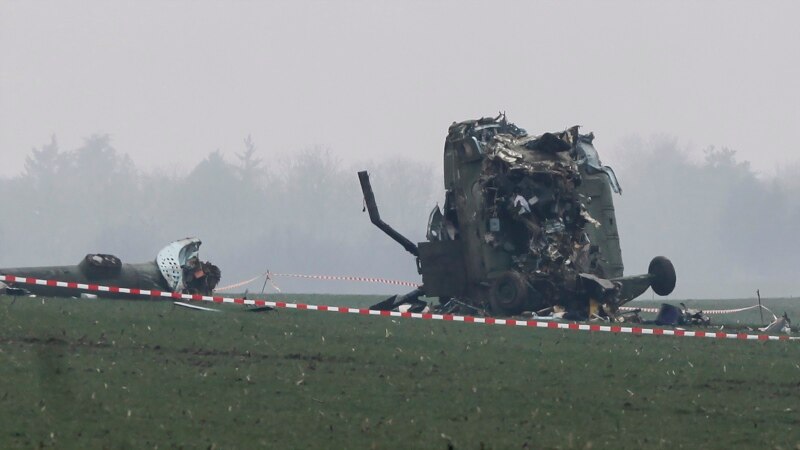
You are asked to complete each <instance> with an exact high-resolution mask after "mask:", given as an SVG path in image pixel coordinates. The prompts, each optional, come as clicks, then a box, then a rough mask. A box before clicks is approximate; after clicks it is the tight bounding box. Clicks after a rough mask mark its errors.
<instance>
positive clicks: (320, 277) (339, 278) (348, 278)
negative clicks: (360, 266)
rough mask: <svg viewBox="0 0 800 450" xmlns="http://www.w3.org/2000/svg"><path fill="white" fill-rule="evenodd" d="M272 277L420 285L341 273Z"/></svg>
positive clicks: (289, 274)
mask: <svg viewBox="0 0 800 450" xmlns="http://www.w3.org/2000/svg"><path fill="white" fill-rule="evenodd" d="M268 275H269V276H270V277H289V278H306V279H312V280H335V281H358V282H362V283H381V284H391V285H394V286H409V287H414V288H416V287H419V283H413V282H411V281H399V280H388V279H386V278H375V277H357V276H341V275H303V274H299V273H272V272H270V273H269V274H268Z"/></svg>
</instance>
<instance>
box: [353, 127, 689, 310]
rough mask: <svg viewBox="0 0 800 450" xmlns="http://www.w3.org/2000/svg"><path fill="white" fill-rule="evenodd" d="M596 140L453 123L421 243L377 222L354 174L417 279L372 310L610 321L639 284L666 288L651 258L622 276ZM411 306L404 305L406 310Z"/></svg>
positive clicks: (609, 175) (664, 263) (667, 266)
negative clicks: (440, 197)
mask: <svg viewBox="0 0 800 450" xmlns="http://www.w3.org/2000/svg"><path fill="white" fill-rule="evenodd" d="M593 140H594V135H593V134H592V133H589V134H581V133H580V132H579V128H578V127H577V126H575V127H572V128H569V129H567V130H565V131H561V132H555V133H544V134H542V135H539V136H533V135H529V134H528V133H527V132H526V131H525V130H524V129H522V128H519V127H517V126H516V125H514V124H513V123H511V122H509V121H507V120H506V117H505V115H504V114H501V115H499V116H498V117H495V118H491V117H489V118H482V119H477V120H469V121H464V122H458V123H453V125H451V126H450V128H449V131H448V135H447V138H446V139H445V145H444V188H445V201H444V207H443V208H440V207H439V206H438V205H437V206H436V207H435V208H434V209H433V211H431V213H430V216H429V220H428V227H427V233H426V238H427V240H426V241H425V242H420V243H418V244H415V243H413V242H411V241H410V240H409V239H407V238H406V237H405V236H403V235H402V234H400V233H399V232H397V231H396V230H395V229H393V228H392V227H391V226H390V225H388V224H387V223H386V222H384V221H383V220H382V219H381V217H380V214H379V212H378V206H377V203H376V200H375V195H374V193H373V191H372V186H371V184H370V181H369V175H368V173H367V172H366V171H362V172H359V173H358V176H359V180H360V183H361V188H362V192H363V194H364V201H365V204H366V207H367V210H368V212H369V217H370V220H371V221H372V223H373V224H375V225H376V226H377V227H378V228H380V229H381V230H382V231H384V232H385V233H386V234H387V235H389V237H391V238H392V239H394V240H395V241H397V242H398V243H399V244H400V245H402V246H403V247H404V248H405V249H406V250H407V251H408V252H409V253H411V254H412V255H414V256H415V257H416V260H417V269H418V272H419V273H420V274H421V275H422V285H421V286H420V287H419V288H418V289H415V290H414V291H412V292H410V293H408V294H406V295H402V296H394V297H390V298H389V299H387V300H385V301H383V302H381V303H379V304H377V305H375V306H374V307H373V308H374V309H395V308H397V307H398V306H400V305H412V308H413V307H414V306H415V305H416V306H420V307H421V306H422V305H427V303H425V302H423V301H422V300H420V297H422V296H425V297H429V298H430V297H438V299H439V305H438V306H437V310H438V311H441V312H453V311H463V312H471V313H478V314H491V315H497V316H513V315H519V314H522V313H531V314H537V315H546V314H551V315H553V316H556V317H564V318H567V319H577V320H583V319H590V318H594V317H602V318H606V317H613V316H615V315H616V314H617V311H618V308H619V307H620V306H621V305H623V304H625V303H627V302H629V301H631V300H633V299H634V298H636V297H638V296H639V295H641V294H642V293H644V292H645V291H646V290H647V289H648V288H652V290H653V291H654V292H655V293H656V294H658V295H662V296H664V295H669V294H670V293H671V292H672V290H673V289H674V287H675V282H676V275H675V269H674V267H673V265H672V263H671V262H670V260H669V259H667V258H666V257H663V256H657V257H655V258H653V259H652V261H651V262H650V265H649V268H648V271H647V273H646V274H642V275H633V276H624V275H623V269H624V266H623V263H622V252H621V248H620V241H619V234H618V231H617V223H616V217H615V211H614V203H613V198H612V192H614V193H617V194H620V193H621V192H622V188H621V187H620V184H619V181H618V180H617V177H616V175H615V173H614V171H613V170H612V169H611V168H610V167H608V166H604V165H602V164H601V162H600V158H599V156H598V153H597V150H596V149H595V148H594V145H593ZM412 311H413V309H412Z"/></svg>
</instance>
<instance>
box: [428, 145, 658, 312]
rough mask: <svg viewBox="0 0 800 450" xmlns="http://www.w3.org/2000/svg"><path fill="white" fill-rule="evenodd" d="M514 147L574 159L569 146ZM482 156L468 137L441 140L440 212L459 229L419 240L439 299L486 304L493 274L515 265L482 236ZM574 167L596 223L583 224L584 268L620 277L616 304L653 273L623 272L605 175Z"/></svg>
mask: <svg viewBox="0 0 800 450" xmlns="http://www.w3.org/2000/svg"><path fill="white" fill-rule="evenodd" d="M516 150H517V151H519V152H520V153H522V154H523V157H524V161H527V162H540V161H561V162H565V163H572V162H574V161H573V160H572V156H570V155H571V154H572V153H573V152H569V151H562V152H546V151H537V150H528V149H525V148H521V149H516ZM485 159H486V155H484V154H483V153H482V152H480V151H477V149H476V145H474V144H473V143H472V142H470V139H469V138H468V137H467V138H466V139H462V140H452V139H450V138H448V140H447V141H446V142H445V148H444V187H445V189H446V192H447V200H446V202H445V211H444V217H445V218H446V219H447V220H449V221H450V222H452V223H455V224H457V230H458V233H457V236H456V237H455V239H453V240H435V241H430V242H422V243H419V262H418V266H419V272H420V274H421V275H422V278H423V285H424V287H425V293H426V295H428V296H437V297H440V299H441V298H449V297H458V298H461V299H466V300H467V302H468V303H472V304H475V305H477V304H484V305H485V299H486V298H487V296H488V292H489V287H490V286H491V285H492V280H493V279H495V277H497V276H498V275H500V274H503V273H506V272H508V271H514V270H515V266H514V262H513V260H512V253H511V252H509V251H507V250H506V249H504V248H502V247H500V246H497V245H494V246H493V245H489V244H488V243H487V239H486V236H487V234H488V233H489V231H490V230H489V227H490V217H489V216H488V214H487V211H488V210H489V208H488V207H487V206H489V205H487V202H489V200H487V197H488V196H489V195H490V193H487V192H486V190H485V189H484V185H483V181H485V166H484V164H485V163H486V161H485ZM578 170H579V173H580V177H581V182H580V183H579V184H578V185H577V187H576V192H577V193H578V194H579V195H580V196H582V200H583V201H582V202H583V204H584V206H585V208H586V211H587V212H588V213H589V215H590V216H591V217H592V218H594V219H595V220H597V221H598V222H599V224H600V226H597V227H595V226H593V225H587V226H585V227H584V231H585V232H586V233H587V235H588V237H589V240H590V242H591V244H592V246H593V250H592V254H593V255H594V256H593V261H594V263H593V264H592V267H591V269H589V270H586V271H585V272H587V273H591V274H592V275H596V276H597V277H600V278H604V279H611V280H614V281H617V282H619V286H620V295H619V296H618V301H619V304H622V303H625V302H627V301H629V300H631V299H633V298H635V297H636V296H638V295H641V293H643V292H644V291H645V290H646V289H647V288H648V287H649V286H650V279H651V277H650V276H649V275H640V276H636V277H629V278H623V270H624V266H623V263H622V251H621V248H620V239H619V233H618V230H617V222H616V216H615V211H614V201H613V198H612V189H611V185H610V180H609V177H608V175H606V174H605V173H603V172H601V171H595V170H593V169H591V168H587V167H585V165H578ZM590 172H591V173H590ZM513 222H515V221H513V220H506V221H505V223H503V221H502V219H501V220H500V227H501V228H502V227H508V226H510V225H511V226H513V225H514V223H513ZM506 229H507V228H506ZM524 276H526V275H524ZM566 282H567V283H569V282H574V280H567V281H566ZM584 300H585V302H584V301H583V300H581V301H582V302H583V303H588V299H584Z"/></svg>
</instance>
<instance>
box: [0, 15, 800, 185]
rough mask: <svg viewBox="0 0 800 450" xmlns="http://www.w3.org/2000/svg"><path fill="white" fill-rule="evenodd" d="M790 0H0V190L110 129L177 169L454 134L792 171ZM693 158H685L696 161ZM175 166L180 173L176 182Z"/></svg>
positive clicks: (416, 150) (794, 96)
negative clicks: (529, 136)
mask: <svg viewBox="0 0 800 450" xmlns="http://www.w3.org/2000/svg"><path fill="white" fill-rule="evenodd" d="M798 13H800V2H731V1H725V2H664V3H655V2H642V1H635V2H509V3H502V2H465V1H457V2H444V1H441V2H413V1H397V2H390V3H387V2H378V1H365V2H347V1H338V2H304V1H287V2H231V1H224V2H211V1H186V2H183V1H175V2H142V1H136V2H123V1H114V2H108V1H98V2H92V1H80V2H66V1H63V2H62V1H58V2H28V1H24V2H23V1H8V0H0V155H2V158H1V159H0V176H9V175H14V174H17V173H19V172H20V171H21V170H22V168H23V165H24V158H25V155H26V154H28V153H29V151H30V149H31V147H34V146H36V147H39V146H41V145H42V144H44V143H46V142H47V141H48V140H49V137H50V135H51V134H56V135H57V137H58V140H59V143H60V145H61V148H62V149H72V148H74V147H77V146H78V145H79V144H80V143H81V142H82V138H83V137H86V136H89V135H92V134H95V133H108V134H110V135H111V136H112V139H113V142H114V145H115V146H116V148H117V149H118V150H120V151H122V152H125V153H128V154H129V155H130V156H131V157H132V158H133V160H134V161H135V162H136V163H137V165H139V166H140V167H144V168H153V167H166V168H168V169H176V170H178V171H180V172H185V171H186V170H187V169H188V168H191V167H193V166H194V165H195V164H196V163H197V162H198V161H199V160H200V159H201V158H202V157H204V156H205V155H206V154H208V153H209V152H212V151H214V150H216V149H220V150H222V152H223V153H225V154H226V155H228V156H230V159H232V157H233V153H234V152H239V151H241V149H242V148H243V146H242V139H243V138H244V137H245V136H247V135H248V134H252V136H253V139H254V140H255V142H256V143H257V145H258V147H259V148H260V149H261V150H262V152H264V156H267V157H269V156H271V155H273V154H277V153H286V152H292V151H298V150H302V149H305V148H309V147H312V146H324V147H328V148H330V149H332V150H333V151H335V152H336V153H337V154H339V155H341V156H342V157H343V158H344V159H345V160H353V161H356V160H364V159H370V158H372V159H384V158H388V157H394V156H399V155H403V156H410V157H412V158H414V159H417V160H422V161H431V162H435V163H437V164H438V163H439V161H440V160H441V154H442V153H441V149H442V143H443V139H444V136H445V134H446V130H447V126H448V125H449V124H450V123H451V122H452V121H454V120H464V119H467V118H473V117H477V116H482V115H493V114H495V113H496V112H497V111H500V110H504V111H507V113H508V115H509V118H510V119H511V120H512V121H515V122H517V123H518V124H519V125H520V126H523V127H525V128H527V129H528V131H529V132H531V133H536V134H538V133H540V132H542V131H551V130H560V129H564V128H566V127H568V126H571V125H573V124H580V125H583V126H584V127H585V129H586V130H593V131H594V132H595V134H596V135H597V136H598V140H597V141H596V142H597V145H598V148H599V149H600V150H601V151H602V153H603V156H604V162H606V163H610V164H612V165H613V164H614V158H615V157H621V156H622V154H621V153H615V151H614V146H615V145H616V144H617V143H619V142H620V141H621V140H622V139H624V138H625V137H626V136H628V135H631V134H641V135H644V136H647V135H650V134H653V133H668V134H671V135H674V136H677V137H678V138H679V140H680V142H681V143H682V145H686V146H688V147H692V148H694V149H695V150H696V151H697V155H702V153H701V151H700V150H701V149H702V148H704V147H706V146H708V145H716V146H727V147H730V148H732V149H735V150H737V151H738V153H739V155H741V156H742V157H743V158H744V159H747V160H750V161H751V162H752V164H753V166H754V167H755V168H756V169H757V170H759V171H760V172H762V173H763V174H765V175H770V174H772V173H774V172H775V170H776V167H778V166H779V165H782V164H785V163H787V162H795V161H798V160H799V159H800V155H799V154H798V150H797V148H796V147H797V144H796V141H797V139H796V136H795V135H796V134H797V131H798V129H800V126H799V125H800V113H799V112H798V110H799V108H800V106H798V105H800V88H798V80H800V27H798V26H797V17H798ZM699 157H700V156H698V158H699ZM183 164H188V165H189V166H190V167H188V168H185V167H182V165H183Z"/></svg>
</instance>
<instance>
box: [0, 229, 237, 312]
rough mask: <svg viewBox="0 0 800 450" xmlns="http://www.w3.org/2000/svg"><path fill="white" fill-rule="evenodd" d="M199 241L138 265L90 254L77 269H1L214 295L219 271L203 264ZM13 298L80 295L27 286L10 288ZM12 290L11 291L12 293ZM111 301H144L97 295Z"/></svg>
mask: <svg viewBox="0 0 800 450" xmlns="http://www.w3.org/2000/svg"><path fill="white" fill-rule="evenodd" d="M201 243H202V242H201V241H200V240H199V239H197V238H185V239H180V240H177V241H175V242H172V243H170V244H169V245H167V246H166V247H164V248H163V249H161V251H159V252H158V254H157V255H156V257H155V259H154V260H152V261H147V262H143V263H137V264H127V263H123V262H122V261H121V260H120V259H119V258H118V257H116V256H114V255H106V254H88V255H86V256H85V257H84V258H83V260H82V261H81V262H80V263H78V264H77V265H74V266H47V267H19V268H9V269H0V274H3V275H14V276H20V277H28V278H40V279H47V280H58V281H66V282H75V283H84V284H97V285H106V286H118V287H125V288H131V289H149V290H160V291H167V292H180V293H184V294H202V295H211V293H212V292H213V290H214V288H215V287H216V286H217V283H219V281H220V277H221V272H220V270H219V268H218V267H217V266H215V265H213V264H211V263H210V262H208V261H206V262H202V261H200V256H199V255H200V244H201ZM5 290H6V291H7V292H8V293H11V294H34V295H42V296H74V295H76V294H78V293H79V292H80V291H78V290H77V289H71V288H66V287H56V286H41V285H33V284H32V285H26V286H25V287H24V288H22V287H14V286H7V287H6V288H5ZM9 290H10V291H9ZM96 294H97V295H100V296H103V297H109V298H141V297H140V296H132V295H129V294H122V293H111V292H97V293H96Z"/></svg>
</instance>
